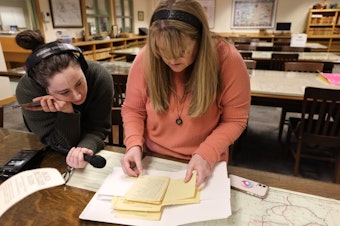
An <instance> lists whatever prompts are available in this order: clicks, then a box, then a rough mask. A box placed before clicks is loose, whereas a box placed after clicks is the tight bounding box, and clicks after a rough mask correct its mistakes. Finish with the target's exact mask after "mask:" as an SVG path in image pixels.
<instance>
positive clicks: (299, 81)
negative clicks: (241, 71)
mask: <svg viewBox="0 0 340 226" xmlns="http://www.w3.org/2000/svg"><path fill="white" fill-rule="evenodd" d="M250 86H251V96H252V104H254V105H263V106H273V107H285V106H287V105H288V104H289V105H295V106H297V107H299V108H301V107H300V105H301V102H302V100H303V95H304V90H305V87H307V86H310V87H318V88H326V89H338V90H340V86H339V85H330V84H327V83H326V82H325V81H323V80H321V79H320V78H319V74H318V73H307V72H288V71H273V70H254V71H253V72H252V74H251V77H250Z"/></svg>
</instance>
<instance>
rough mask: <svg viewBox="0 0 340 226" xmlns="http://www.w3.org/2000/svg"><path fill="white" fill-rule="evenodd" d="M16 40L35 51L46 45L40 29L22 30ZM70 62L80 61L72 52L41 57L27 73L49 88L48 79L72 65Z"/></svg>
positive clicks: (23, 46)
mask: <svg viewBox="0 0 340 226" xmlns="http://www.w3.org/2000/svg"><path fill="white" fill-rule="evenodd" d="M15 40H16V43H17V44H18V45H19V46H20V47H22V48H24V49H30V50H32V52H33V53H34V52H35V51H38V50H40V49H41V48H44V46H45V45H46V44H45V41H44V37H43V36H42V35H41V33H40V31H39V30H25V31H22V32H20V33H19V34H17V35H16V37H15ZM70 64H74V65H76V64H78V61H77V60H76V59H75V58H74V56H73V55H72V54H69V53H62V54H56V55H52V56H50V57H48V58H44V59H41V61H39V63H37V64H36V65H34V66H33V67H32V68H30V69H29V71H27V74H28V75H29V77H31V78H32V79H33V80H34V81H36V82H37V83H38V84H39V85H40V86H42V87H43V88H44V89H47V87H48V86H49V84H48V79H49V78H51V77H53V76H54V75H55V74H56V73H58V72H61V71H62V70H64V69H65V68H67V67H68V66H70Z"/></svg>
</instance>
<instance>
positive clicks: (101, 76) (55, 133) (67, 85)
mask: <svg viewBox="0 0 340 226" xmlns="http://www.w3.org/2000/svg"><path fill="white" fill-rule="evenodd" d="M16 42H17V44H18V45H19V46H20V47H22V48H25V49H31V50H32V53H31V54H30V56H29V57H28V58H27V60H26V63H25V70H26V75H25V76H23V77H22V78H21V79H20V81H19V83H18V86H17V89H16V97H17V100H18V102H19V104H25V103H30V102H34V103H36V104H37V105H38V106H31V107H27V106H26V107H23V108H22V112H23V116H24V120H25V123H26V125H27V127H28V128H29V130H31V131H32V132H33V133H35V134H36V135H37V136H38V137H39V139H40V140H41V142H42V143H44V144H46V145H49V146H51V147H60V148H61V149H64V150H65V149H66V150H68V154H67V157H66V162H67V164H68V165H69V166H70V167H73V168H83V167H85V165H86V162H85V161H84V154H87V155H93V154H94V153H95V152H97V151H99V150H101V149H103V147H104V139H105V138H106V136H107V134H108V133H109V132H110V128H111V108H112V96H113V93H114V90H113V82H112V76H111V75H110V74H109V72H108V71H107V70H106V69H105V68H103V67H102V66H101V65H100V64H98V63H96V62H87V61H86V60H85V59H84V57H83V55H82V52H81V50H80V49H79V48H77V47H75V46H73V45H71V44H67V43H61V42H58V41H56V42H51V43H47V44H45V43H44V38H43V37H42V35H41V33H40V32H39V31H32V30H26V31H23V32H21V33H19V34H17V36H16Z"/></svg>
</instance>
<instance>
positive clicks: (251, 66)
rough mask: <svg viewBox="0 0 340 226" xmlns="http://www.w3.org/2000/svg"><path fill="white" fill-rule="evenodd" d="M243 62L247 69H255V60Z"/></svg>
mask: <svg viewBox="0 0 340 226" xmlns="http://www.w3.org/2000/svg"><path fill="white" fill-rule="evenodd" d="M244 63H245V64H246V66H247V69H255V68H256V60H244Z"/></svg>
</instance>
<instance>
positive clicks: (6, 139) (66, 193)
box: [0, 128, 340, 226]
mask: <svg viewBox="0 0 340 226" xmlns="http://www.w3.org/2000/svg"><path fill="white" fill-rule="evenodd" d="M43 147H44V145H43V144H41V143H40V142H39V141H38V139H37V137H36V136H35V135H34V134H32V133H28V132H21V131H15V130H8V129H4V128H0V156H1V158H0V165H4V164H5V163H6V162H7V161H8V160H9V159H10V158H11V157H12V156H13V155H15V154H16V153H17V152H19V151H20V150H25V149H29V150H32V149H41V148H43ZM105 150H109V151H114V152H124V151H125V150H124V148H119V147H113V146H106V147H105ZM156 157H160V156H156ZM169 159H171V160H173V159H172V158H169ZM40 167H54V168H57V169H58V170H59V171H60V172H61V173H63V172H64V171H65V169H66V163H65V156H64V155H62V154H61V153H58V152H54V151H53V152H47V153H46V154H45V156H44V158H43V160H42V162H41V165H40ZM228 173H232V174H235V175H239V176H241V177H245V178H249V179H251V180H255V181H259V182H261V183H265V184H267V185H269V186H275V187H278V188H283V189H289V190H293V191H298V192H304V193H308V194H314V195H318V196H322V197H328V198H333V199H338V200H340V192H339V191H340V185H339V184H333V183H326V182H320V181H316V180H309V179H302V178H299V177H292V176H286V175H281V174H275V173H269V172H263V171H258V170H252V169H246V168H240V167H236V166H228ZM0 182H1V183H2V182H3V181H0ZM93 195H94V192H92V191H88V190H84V189H80V188H76V187H71V186H68V185H61V186H57V187H53V188H48V189H44V190H40V191H38V192H35V193H33V194H31V195H29V196H28V197H26V198H24V199H23V200H21V201H19V202H18V203H16V204H15V205H14V206H12V207H11V208H10V209H9V210H7V212H5V213H4V214H3V215H2V216H1V218H0V225H11V226H14V225H18V226H22V225H35V226H39V225H73V226H74V225H109V224H105V223H100V222H92V221H84V220H80V219H79V215H80V213H81V212H82V211H83V209H84V208H85V207H86V205H87V204H88V202H89V201H90V200H91V198H92V196H93ZM98 211H100V210H98ZM111 225H112V224H111Z"/></svg>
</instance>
